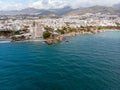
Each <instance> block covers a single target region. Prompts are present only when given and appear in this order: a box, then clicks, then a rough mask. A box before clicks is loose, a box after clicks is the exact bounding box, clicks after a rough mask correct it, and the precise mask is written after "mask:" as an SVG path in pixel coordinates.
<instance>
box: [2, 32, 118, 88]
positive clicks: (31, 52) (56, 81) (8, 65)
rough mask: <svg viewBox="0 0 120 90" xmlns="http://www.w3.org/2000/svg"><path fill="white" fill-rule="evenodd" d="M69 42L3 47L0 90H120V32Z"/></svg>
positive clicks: (72, 39)
mask: <svg viewBox="0 0 120 90" xmlns="http://www.w3.org/2000/svg"><path fill="white" fill-rule="evenodd" d="M68 40H69V42H62V43H58V44H55V45H50V46H49V45H46V44H44V43H41V42H21V43H4V44H0V90H119V89H120V32H105V33H100V34H95V35H80V36H76V37H71V38H68Z"/></svg>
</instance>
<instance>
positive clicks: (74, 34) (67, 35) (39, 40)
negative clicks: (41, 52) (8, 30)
mask: <svg viewBox="0 0 120 90" xmlns="http://www.w3.org/2000/svg"><path fill="white" fill-rule="evenodd" d="M116 31H120V30H118V29H115V30H110V29H104V30H100V31H99V32H96V33H91V32H84V33H80V32H71V33H66V34H63V35H60V37H63V38H65V37H71V36H78V35H87V34H88V35H90V34H98V33H104V32H116ZM48 40H51V41H52V40H54V39H47V40H45V39H31V40H23V41H15V42H12V41H11V40H10V39H7V40H6V39H5V40H4V39H3V40H0V43H16V42H47V41H48Z"/></svg>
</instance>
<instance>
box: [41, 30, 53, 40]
mask: <svg viewBox="0 0 120 90" xmlns="http://www.w3.org/2000/svg"><path fill="white" fill-rule="evenodd" d="M50 35H51V33H50V32H47V31H46V32H44V33H43V38H44V39H47V38H50Z"/></svg>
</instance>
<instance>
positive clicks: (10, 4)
mask: <svg viewBox="0 0 120 90" xmlns="http://www.w3.org/2000/svg"><path fill="white" fill-rule="evenodd" d="M117 3H120V0H0V10H19V9H24V8H29V7H31V8H38V9H53V8H63V7H65V6H70V7H72V8H79V7H89V6H94V5H102V6H112V5H113V4H117Z"/></svg>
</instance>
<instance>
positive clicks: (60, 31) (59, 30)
mask: <svg viewBox="0 0 120 90" xmlns="http://www.w3.org/2000/svg"><path fill="white" fill-rule="evenodd" d="M56 32H58V33H60V34H65V31H64V30H63V29H58V30H56Z"/></svg>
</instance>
